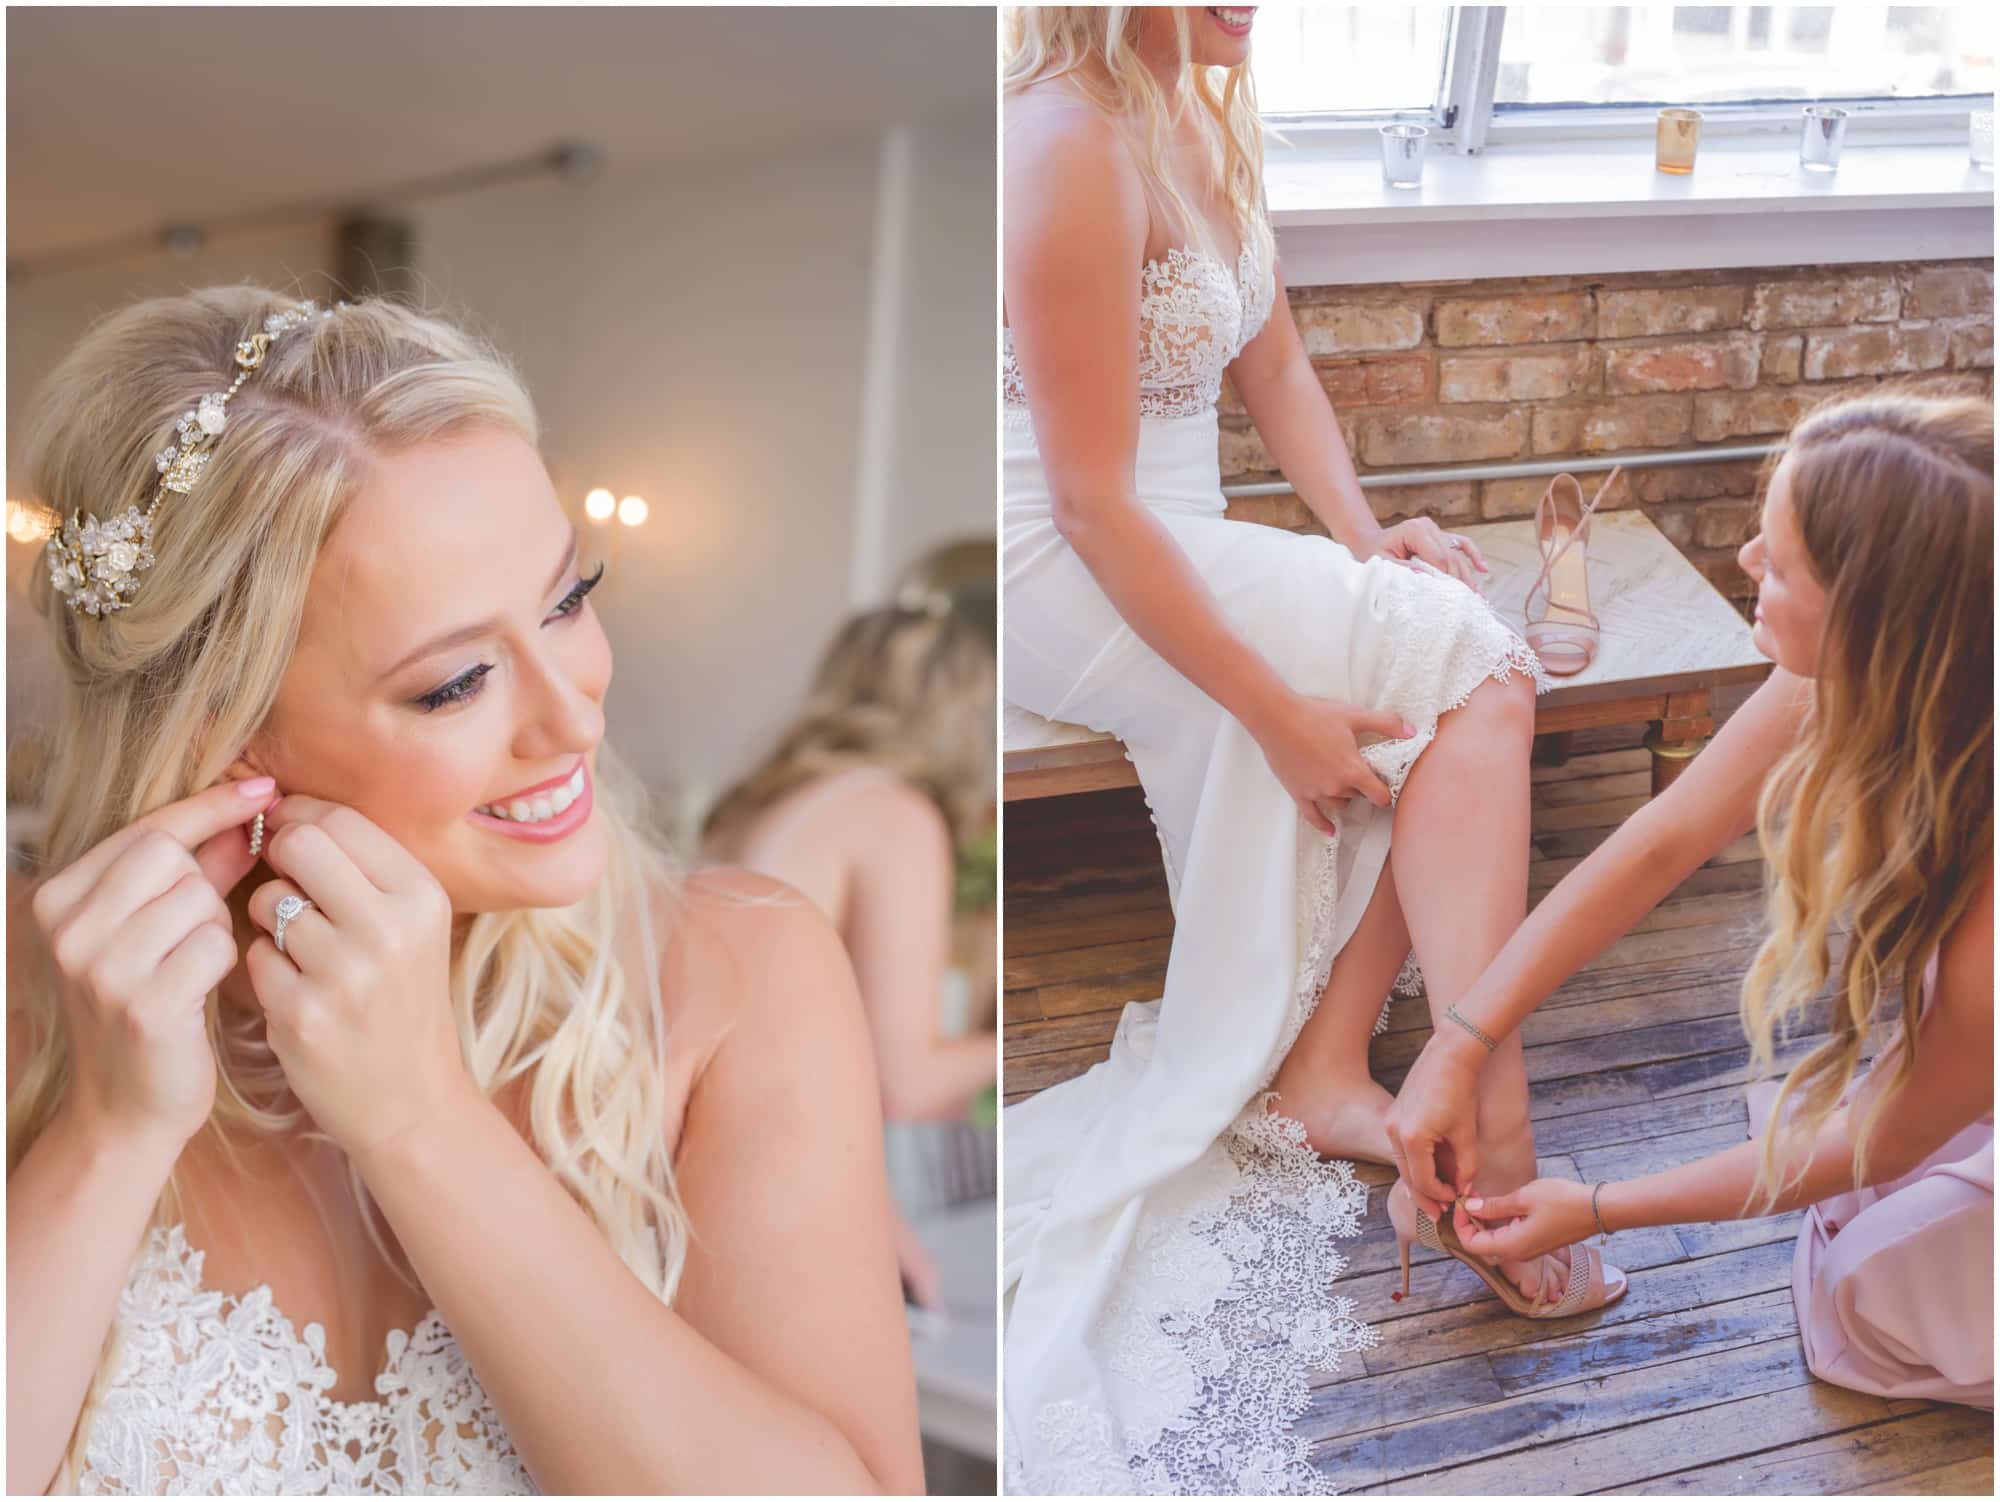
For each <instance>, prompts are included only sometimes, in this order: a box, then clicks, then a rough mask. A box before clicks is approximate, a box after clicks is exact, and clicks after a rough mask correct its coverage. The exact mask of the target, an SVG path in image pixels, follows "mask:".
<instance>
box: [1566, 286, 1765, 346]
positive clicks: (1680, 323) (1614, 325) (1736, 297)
mask: <svg viewBox="0 0 2000 1502" xmlns="http://www.w3.org/2000/svg"><path fill="white" fill-rule="evenodd" d="M1749 306H1750V289H1749V288H1748V287H1742V286H1737V287H1728V286H1723V287H1658V288H1655V287H1634V288H1631V289H1628V290H1623V291H1605V292H1599V293H1598V294H1597V337H1598V338H1600V339H1636V338H1639V337H1641V336H1642V335H1646V334H1705V333H1708V332H1709V331H1710V330H1712V329H1735V328H1741V327H1742V326H1743V315H1744V314H1745V312H1747V311H1748V309H1749Z"/></svg>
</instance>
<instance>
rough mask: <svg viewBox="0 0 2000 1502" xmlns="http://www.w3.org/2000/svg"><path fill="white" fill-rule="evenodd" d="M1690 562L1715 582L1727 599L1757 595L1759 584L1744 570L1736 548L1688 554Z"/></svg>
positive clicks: (1707, 578) (1703, 575) (1709, 579)
mask: <svg viewBox="0 0 2000 1502" xmlns="http://www.w3.org/2000/svg"><path fill="white" fill-rule="evenodd" d="M1688 562H1690V563H1692V564H1693V565H1694V566H1695V569H1696V571H1697V572H1699V573H1700V574H1701V576H1702V577H1703V578H1704V579H1706V580H1708V582H1709V583H1710V584H1713V585H1714V586H1715V587H1716V588H1717V589H1718V590H1720V591H1721V592H1722V595H1723V596H1724V598H1726V599H1731V600H1748V599H1752V598H1754V597H1755V595H1756V593H1757V586H1756V585H1755V584H1754V583H1752V582H1751V579H1750V576H1749V575H1748V574H1746V573H1744V572H1743V569H1742V566H1741V565H1740V564H1738V563H1737V561H1736V550H1735V549H1734V548H1725V549H1721V550H1719V551H1717V552H1713V553H1702V552H1695V553H1691V554H1689V555H1688Z"/></svg>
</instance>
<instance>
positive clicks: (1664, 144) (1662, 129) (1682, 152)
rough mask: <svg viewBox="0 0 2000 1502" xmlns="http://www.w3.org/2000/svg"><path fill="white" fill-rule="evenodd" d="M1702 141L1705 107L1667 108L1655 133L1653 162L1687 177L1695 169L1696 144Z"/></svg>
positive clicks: (1664, 169)
mask: <svg viewBox="0 0 2000 1502" xmlns="http://www.w3.org/2000/svg"><path fill="white" fill-rule="evenodd" d="M1700 144H1701V111H1700V110H1684V109H1665V110H1661V111H1660V118H1659V123H1658V124H1657V125H1656V126H1655V128H1654V135H1653V165H1654V166H1655V167H1657V168H1658V169H1659V170H1660V171H1662V172H1671V173H1673V174H1674V175H1675V176H1676V177H1685V176H1687V175H1688V174H1689V173H1690V172H1692V171H1694V152H1695V147H1697V146H1699V145H1700Z"/></svg>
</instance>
